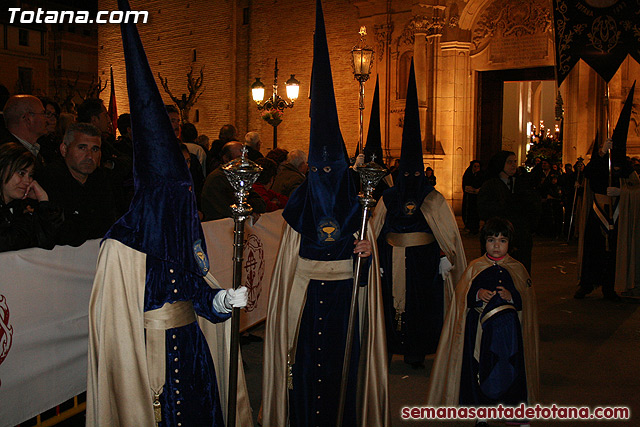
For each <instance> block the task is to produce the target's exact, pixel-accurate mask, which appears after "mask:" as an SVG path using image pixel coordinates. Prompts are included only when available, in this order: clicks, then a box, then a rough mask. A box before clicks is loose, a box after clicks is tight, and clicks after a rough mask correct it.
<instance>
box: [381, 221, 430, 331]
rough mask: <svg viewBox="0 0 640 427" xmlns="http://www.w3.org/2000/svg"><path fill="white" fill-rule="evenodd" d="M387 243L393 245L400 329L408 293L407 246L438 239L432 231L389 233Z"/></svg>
mask: <svg viewBox="0 0 640 427" xmlns="http://www.w3.org/2000/svg"><path fill="white" fill-rule="evenodd" d="M386 239H387V243H388V244H389V245H391V246H392V252H391V270H392V272H393V277H392V280H393V308H395V310H396V322H398V330H400V316H401V315H402V313H404V309H405V304H406V293H407V273H406V266H405V248H409V247H412V246H424V245H428V244H430V243H433V242H435V241H436V238H435V237H434V236H433V234H431V233H425V232H422V231H420V232H415V233H387V236H386Z"/></svg>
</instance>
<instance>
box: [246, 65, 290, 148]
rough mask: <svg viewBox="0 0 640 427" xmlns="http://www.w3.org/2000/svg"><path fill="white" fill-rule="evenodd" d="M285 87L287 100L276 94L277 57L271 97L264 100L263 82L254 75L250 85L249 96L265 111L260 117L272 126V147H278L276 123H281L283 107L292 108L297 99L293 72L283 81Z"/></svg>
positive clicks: (259, 108)
mask: <svg viewBox="0 0 640 427" xmlns="http://www.w3.org/2000/svg"><path fill="white" fill-rule="evenodd" d="M285 84H286V88H287V98H289V101H287V100H285V99H283V98H281V97H280V96H279V95H278V59H277V58H276V66H275V67H274V71H273V94H272V95H271V98H268V99H267V100H266V101H265V100H264V84H263V83H262V82H261V81H260V78H259V77H256V81H255V82H253V84H252V85H251V96H252V97H253V100H254V101H255V103H256V104H257V105H258V110H260V111H262V110H265V112H264V113H263V114H262V119H263V120H264V121H266V122H267V123H269V124H270V125H271V126H273V148H277V147H278V125H279V124H280V123H282V116H283V113H284V109H285V108H293V103H294V102H295V100H296V99H298V93H299V92H300V82H299V81H298V80H296V78H295V74H291V77H290V78H289V80H287V81H286V82H285Z"/></svg>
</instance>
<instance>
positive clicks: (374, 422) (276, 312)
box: [262, 223, 391, 427]
mask: <svg viewBox="0 0 640 427" xmlns="http://www.w3.org/2000/svg"><path fill="white" fill-rule="evenodd" d="M367 238H368V239H369V240H370V241H371V242H372V252H373V254H372V261H371V266H370V268H369V276H368V277H369V282H368V283H369V284H368V285H367V287H364V288H360V291H359V293H358V296H359V313H361V314H363V313H364V314H365V315H361V316H360V339H361V353H362V354H361V357H360V366H359V371H358V392H357V400H356V401H357V411H358V416H357V419H358V423H359V425H360V426H362V427H382V426H389V425H391V419H390V413H389V394H388V385H387V382H388V380H387V376H388V366H387V365H388V363H387V348H386V339H385V332H384V331H385V329H384V314H383V310H382V294H381V291H380V275H379V270H378V252H377V248H376V245H375V241H374V237H373V234H372V233H371V229H370V228H369V232H368V234H367ZM299 249H300V234H298V233H297V232H296V231H294V230H293V229H292V228H291V227H290V226H289V225H288V224H286V223H285V225H284V232H283V235H282V240H281V242H280V248H279V251H278V259H277V260H276V265H275V267H274V271H273V275H272V279H271V288H270V290H269V307H268V309H267V320H266V335H265V341H264V374H263V380H262V408H263V423H262V425H263V426H264V427H285V426H286V425H287V422H288V415H289V412H288V407H289V405H288V390H287V353H288V351H289V343H290V342H291V341H294V342H295V337H294V336H292V334H296V333H297V330H298V325H299V323H300V319H301V318H302V311H303V308H304V305H305V300H306V291H305V293H304V295H302V296H301V297H295V295H299V293H293V295H294V297H293V298H290V297H291V296H292V288H293V284H294V277H295V274H296V265H297V262H298V252H299ZM338 394H339V390H336V395H338Z"/></svg>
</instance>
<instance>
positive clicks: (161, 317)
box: [144, 301, 196, 425]
mask: <svg viewBox="0 0 640 427" xmlns="http://www.w3.org/2000/svg"><path fill="white" fill-rule="evenodd" d="M195 321H196V313H195V312H194V311H193V303H192V302H191V301H176V302H174V303H166V304H165V305H163V306H162V307H160V308H158V309H155V310H149V311H146V312H145V313H144V328H145V330H146V347H147V369H148V371H149V372H148V373H149V383H150V384H151V391H152V392H153V412H154V415H155V419H156V425H157V424H158V423H159V422H160V421H162V414H161V411H160V394H161V393H162V388H163V387H164V382H165V367H166V353H165V331H166V330H167V329H172V328H179V327H182V326H186V325H188V324H190V323H193V322H195Z"/></svg>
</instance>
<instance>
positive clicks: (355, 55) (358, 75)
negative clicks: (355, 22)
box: [351, 26, 373, 153]
mask: <svg viewBox="0 0 640 427" xmlns="http://www.w3.org/2000/svg"><path fill="white" fill-rule="evenodd" d="M366 35H367V28H366V27H364V26H362V27H360V41H359V42H358V44H357V45H355V46H354V47H353V49H351V67H352V68H353V76H354V78H355V79H356V80H358V82H360V107H359V108H360V134H359V138H358V153H363V148H362V147H363V123H364V117H363V114H364V113H363V112H364V82H366V81H367V80H369V74H371V66H372V65H373V49H372V48H370V47H368V46H367V45H365V43H364V37H365V36H366Z"/></svg>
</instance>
